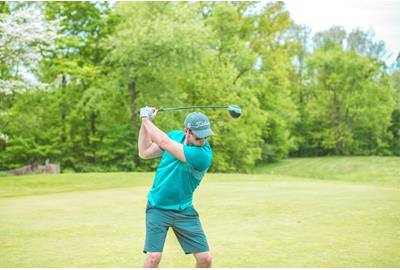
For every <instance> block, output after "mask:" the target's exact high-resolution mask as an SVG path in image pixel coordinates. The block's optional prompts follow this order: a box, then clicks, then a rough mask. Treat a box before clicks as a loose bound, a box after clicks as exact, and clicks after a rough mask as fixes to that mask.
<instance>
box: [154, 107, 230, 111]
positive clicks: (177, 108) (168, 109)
mask: <svg viewBox="0 0 400 270" xmlns="http://www.w3.org/2000/svg"><path fill="white" fill-rule="evenodd" d="M218 108H228V106H189V107H175V108H160V109H158V110H157V111H158V112H163V111H173V110H190V109H218Z"/></svg>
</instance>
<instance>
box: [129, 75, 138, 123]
mask: <svg viewBox="0 0 400 270" xmlns="http://www.w3.org/2000/svg"><path fill="white" fill-rule="evenodd" d="M128 91H129V94H130V96H131V129H132V130H135V129H136V121H137V113H136V98H137V91H136V77H132V79H131V82H130V83H129V85H128Z"/></svg>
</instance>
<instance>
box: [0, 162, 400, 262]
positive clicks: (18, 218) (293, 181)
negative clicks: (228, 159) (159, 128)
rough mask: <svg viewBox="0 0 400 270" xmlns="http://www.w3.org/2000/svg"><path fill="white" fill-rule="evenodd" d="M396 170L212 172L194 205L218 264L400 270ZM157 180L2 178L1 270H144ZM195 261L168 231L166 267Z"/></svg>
mask: <svg viewBox="0 0 400 270" xmlns="http://www.w3.org/2000/svg"><path fill="white" fill-rule="evenodd" d="M315 160H317V159H315ZM398 160H399V161H400V159H398ZM308 161H309V160H307V162H308ZM296 162H298V161H296ZM350 162H351V161H350ZM346 164H347V163H346ZM357 164H358V163H357ZM366 164H367V163H366ZM300 167H301V166H300ZM381 169H382V172H385V175H387V174H388V168H384V164H383V165H382V168H381ZM338 170H340V168H338ZM361 171H363V170H361ZM392 171H393V173H392V174H393V175H392V176H393V177H394V178H393V179H395V180H396V179H397V184H393V185H390V184H387V183H386V184H384V185H379V181H378V180H376V179H375V180H376V181H372V182H371V183H369V182H368V181H364V180H363V179H361V180H360V182H361V183H357V182H356V181H349V182H347V181H345V180H346V179H344V180H342V181H337V180H338V179H337V178H334V177H332V178H333V179H335V180H329V179H323V180H321V179H318V178H313V177H311V178H301V177H298V176H296V177H294V176H286V175H284V170H282V171H280V174H279V175H278V174H277V173H274V174H264V175H262V174H260V175H245V174H208V175H207V177H206V178H205V179H204V181H203V183H202V185H201V186H200V187H199V189H198V191H197V194H196V196H195V198H194V202H195V205H196V208H197V210H198V212H199V213H200V216H201V218H202V222H203V226H204V228H205V231H206V233H207V236H208V240H209V244H210V246H211V249H212V250H211V251H212V253H213V257H214V264H213V266H214V267H400V253H399V251H400V188H399V185H398V183H399V182H400V177H399V178H396V175H397V171H396V169H395V168H394V169H392ZM291 173H292V171H291ZM329 173H330V174H334V172H333V171H330V172H329ZM152 177H153V173H108V174H63V175H54V176H41V175H34V176H21V177H2V178H0V219H1V220H0V267H115V268H118V267H141V266H142V264H143V260H144V255H143V253H142V249H143V242H144V237H145V223H144V218H145V205H146V194H147V192H148V189H149V187H150V185H151V181H152ZM354 177H355V176H354ZM390 179H392V178H390ZM353 180H354V179H353ZM390 182H392V180H391V181H390ZM394 182H396V181H394ZM193 263H194V260H193V257H192V256H191V255H184V253H183V252H182V251H181V249H180V246H179V244H178V242H177V240H176V239H175V236H174V234H173V233H172V231H170V232H169V236H168V238H167V241H166V246H165V249H164V255H163V259H162V262H161V265H160V266H161V267H192V266H193Z"/></svg>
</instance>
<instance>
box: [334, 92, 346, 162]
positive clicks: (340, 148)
mask: <svg viewBox="0 0 400 270" xmlns="http://www.w3.org/2000/svg"><path fill="white" fill-rule="evenodd" d="M333 108H334V116H333V117H334V120H333V121H334V126H335V142H336V155H342V154H343V153H344V145H343V135H342V131H341V129H340V103H339V101H338V100H337V97H336V91H333Z"/></svg>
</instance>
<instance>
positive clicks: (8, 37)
mask: <svg viewBox="0 0 400 270" xmlns="http://www.w3.org/2000/svg"><path fill="white" fill-rule="evenodd" d="M0 8H1V13H0V33H1V35H0V60H1V61H0V63H1V64H0V111H1V113H0V150H1V151H2V152H3V153H4V155H3V154H2V158H1V159H0V160H1V164H2V166H1V168H2V169H4V168H7V167H10V166H11V167H13V166H19V165H21V164H24V163H26V162H28V161H32V157H27V156H26V155H25V157H22V158H17V159H10V157H12V156H15V155H18V153H17V152H20V151H21V149H24V147H23V146H22V145H21V144H20V143H19V142H21V140H20V138H21V134H20V132H21V130H18V129H15V125H18V124H19V125H20V126H21V124H22V123H17V121H18V120H17V119H18V114H19V113H21V112H20V111H18V110H16V109H15V108H14V106H15V104H16V102H17V99H19V98H24V95H30V94H29V93H26V92H27V91H28V90H37V89H42V90H43V89H44V88H46V85H45V84H42V83H41V82H40V81H38V80H37V75H38V72H37V68H36V67H37V64H38V62H40V61H41V60H42V59H43V57H47V56H48V54H49V52H51V49H52V48H51V45H52V43H53V41H54V40H55V38H56V37H57V33H56V30H57V27H58V23H57V21H54V22H49V21H47V20H46V19H45V17H44V15H43V10H42V6H41V5H40V4H25V3H23V4H21V3H2V4H1V6H0ZM13 124H14V127H12V126H13ZM24 128H26V127H21V129H24ZM20 148H21V149H20ZM13 149H15V151H14V150H13ZM21 154H22V153H19V155H20V156H24V155H21ZM17 160H18V161H17Z"/></svg>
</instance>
